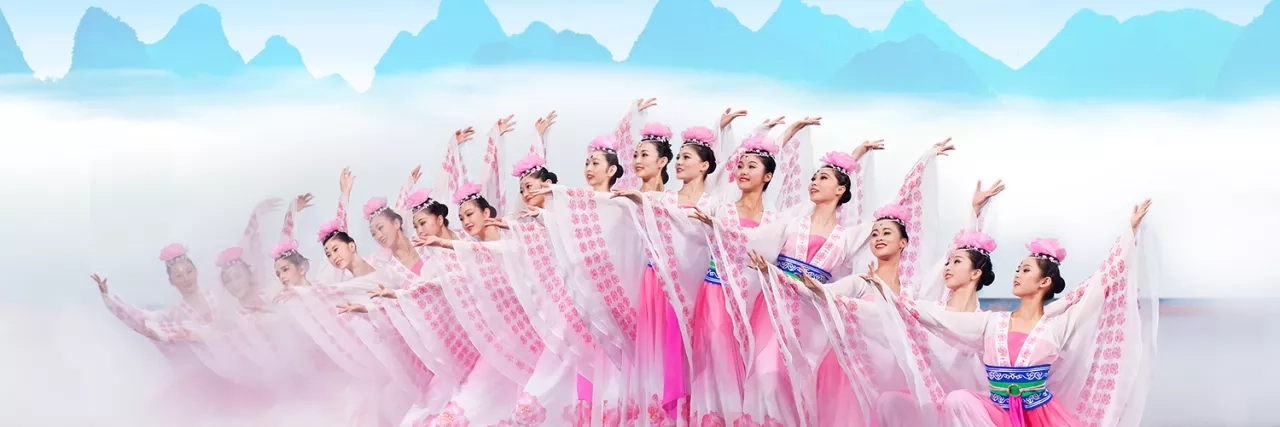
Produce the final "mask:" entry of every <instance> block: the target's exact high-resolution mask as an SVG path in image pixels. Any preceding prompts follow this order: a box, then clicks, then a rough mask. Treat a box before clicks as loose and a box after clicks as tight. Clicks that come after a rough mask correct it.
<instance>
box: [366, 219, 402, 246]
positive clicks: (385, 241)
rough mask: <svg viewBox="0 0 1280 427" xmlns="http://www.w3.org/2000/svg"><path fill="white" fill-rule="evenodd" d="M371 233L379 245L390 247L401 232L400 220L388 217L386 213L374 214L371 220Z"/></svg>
mask: <svg viewBox="0 0 1280 427" xmlns="http://www.w3.org/2000/svg"><path fill="white" fill-rule="evenodd" d="M369 234H372V235H373V241H375V242H378V246H382V247H384V248H390V247H391V245H393V244H395V242H396V236H397V235H399V234H400V221H396V220H393V219H388V218H387V217H386V215H374V216H373V219H371V220H369Z"/></svg>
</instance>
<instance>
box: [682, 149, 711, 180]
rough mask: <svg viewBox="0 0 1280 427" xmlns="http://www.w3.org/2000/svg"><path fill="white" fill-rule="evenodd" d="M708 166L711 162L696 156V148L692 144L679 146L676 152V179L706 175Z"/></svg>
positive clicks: (691, 178) (689, 178)
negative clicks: (678, 151)
mask: <svg viewBox="0 0 1280 427" xmlns="http://www.w3.org/2000/svg"><path fill="white" fill-rule="evenodd" d="M710 167H711V164H710V163H707V162H706V161H703V160H702V158H701V157H699V156H698V150H696V149H694V148H693V146H692V145H685V146H683V147H680V153H679V154H676V179H678V180H680V181H681V182H689V181H692V180H695V179H701V178H703V177H706V175H707V169H708V168H710Z"/></svg>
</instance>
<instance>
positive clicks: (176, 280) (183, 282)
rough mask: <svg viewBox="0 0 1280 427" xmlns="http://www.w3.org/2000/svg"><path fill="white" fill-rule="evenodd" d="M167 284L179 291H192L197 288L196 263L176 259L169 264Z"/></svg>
mask: <svg viewBox="0 0 1280 427" xmlns="http://www.w3.org/2000/svg"><path fill="white" fill-rule="evenodd" d="M168 270H169V284H170V285H173V287H175V288H177V289H178V291H179V292H181V293H184V294H185V293H189V292H194V291H196V290H198V289H199V284H198V282H199V276H198V275H197V274H196V265H195V264H193V263H191V261H190V260H183V261H178V262H177V263H175V264H173V265H171V266H169V269H168Z"/></svg>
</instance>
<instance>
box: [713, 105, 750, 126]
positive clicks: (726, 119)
mask: <svg viewBox="0 0 1280 427" xmlns="http://www.w3.org/2000/svg"><path fill="white" fill-rule="evenodd" d="M746 115H747V110H734V109H732V108H725V109H724V114H721V115H720V129H722V130H723V129H724V128H727V127H729V124H730V123H733V119H736V118H739V117H743V116H746Z"/></svg>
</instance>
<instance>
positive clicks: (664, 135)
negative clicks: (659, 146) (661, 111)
mask: <svg viewBox="0 0 1280 427" xmlns="http://www.w3.org/2000/svg"><path fill="white" fill-rule="evenodd" d="M640 140H641V141H658V142H667V143H669V142H671V128H669V127H667V125H664V124H662V123H658V122H649V123H646V124H645V125H644V129H641V130H640Z"/></svg>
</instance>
